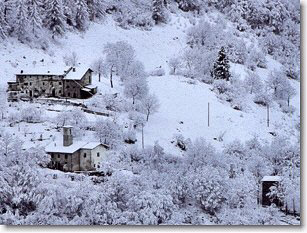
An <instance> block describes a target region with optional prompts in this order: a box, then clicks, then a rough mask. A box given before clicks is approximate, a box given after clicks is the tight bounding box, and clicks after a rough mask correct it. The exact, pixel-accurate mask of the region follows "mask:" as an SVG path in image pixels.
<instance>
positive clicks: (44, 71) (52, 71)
mask: <svg viewBox="0 0 307 233" xmlns="http://www.w3.org/2000/svg"><path fill="white" fill-rule="evenodd" d="M67 70H68V68H67V67H64V68H62V69H58V68H49V67H45V66H42V67H35V68H33V69H31V70H30V69H28V68H27V69H20V72H19V73H16V75H65V71H67ZM21 71H22V73H21Z"/></svg>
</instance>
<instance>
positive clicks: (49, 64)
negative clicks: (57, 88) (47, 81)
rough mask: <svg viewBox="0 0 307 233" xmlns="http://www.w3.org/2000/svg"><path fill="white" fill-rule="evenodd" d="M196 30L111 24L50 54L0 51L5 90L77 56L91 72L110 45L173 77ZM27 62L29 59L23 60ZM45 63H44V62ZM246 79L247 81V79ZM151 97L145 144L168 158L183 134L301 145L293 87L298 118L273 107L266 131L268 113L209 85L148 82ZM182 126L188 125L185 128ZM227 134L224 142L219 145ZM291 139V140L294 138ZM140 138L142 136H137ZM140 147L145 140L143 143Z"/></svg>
mask: <svg viewBox="0 0 307 233" xmlns="http://www.w3.org/2000/svg"><path fill="white" fill-rule="evenodd" d="M190 25H191V24H190V23H189V21H188V20H187V19H185V18H183V17H180V18H178V17H173V20H172V22H171V23H169V24H167V25H165V26H163V27H154V28H153V30H152V31H141V30H138V29H130V30H125V29H122V28H120V27H118V26H116V24H115V23H114V22H113V21H112V20H107V21H106V22H105V23H104V24H95V23H93V24H92V25H91V27H90V28H89V30H88V31H87V32H86V33H83V34H80V33H79V34H76V33H68V34H67V36H66V37H65V38H62V39H61V40H60V41H58V42H56V43H54V44H52V45H51V46H50V48H49V50H48V51H42V50H36V49H31V48H29V47H27V46H26V45H22V44H20V43H18V42H16V41H14V40H11V41H10V42H6V43H3V44H1V45H0V51H1V52H0V65H1V69H0V77H1V79H0V85H3V86H4V85H6V82H7V81H8V80H11V79H13V78H14V73H17V72H20V70H21V69H25V68H29V69H33V70H35V69H36V68H38V67H46V68H50V69H51V68H52V69H58V70H59V71H62V70H63V67H64V63H63V59H62V58H63V56H64V55H65V54H68V53H70V52H73V51H74V52H76V53H77V54H78V57H79V59H80V63H81V65H83V66H89V65H90V64H91V63H92V62H93V60H95V59H96V58H98V57H100V56H103V52H102V51H103V47H104V45H105V44H106V43H108V42H116V41H119V40H125V41H127V42H128V43H130V44H131V45H132V46H133V47H134V49H135V50H136V54H137V58H138V59H139V60H140V61H142V62H143V63H144V65H145V68H146V70H147V71H151V70H152V69H154V68H155V67H159V66H162V67H164V68H165V70H166V71H168V67H167V61H168V60H169V58H171V57H173V56H176V55H178V54H179V53H180V52H181V51H182V50H183V49H184V48H185V46H186V45H185V31H186V29H187V28H188V27H189V26H190ZM23 56H25V57H23ZM42 59H44V60H43V61H42ZM268 67H269V70H265V69H258V71H257V72H258V74H259V75H260V76H261V77H262V78H264V79H266V78H267V76H268V75H269V73H270V70H274V69H276V68H277V67H278V63H277V62H275V61H274V60H272V59H269V64H268ZM232 70H233V71H234V72H236V73H240V74H241V75H242V73H243V70H244V67H242V66H240V65H233V66H232ZM242 77H244V75H242ZM148 80H149V87H150V92H153V93H155V94H156V95H157V96H158V98H159V101H160V109H159V112H158V113H157V114H155V115H152V116H151V117H150V120H149V123H148V124H147V125H146V127H145V143H146V144H152V143H154V141H156V140H158V141H159V143H160V144H162V145H163V146H165V147H166V149H167V150H168V151H169V152H172V151H173V150H174V146H173V145H172V144H171V143H170V142H171V140H172V138H173V136H174V134H178V133H181V134H182V135H183V136H184V137H185V138H191V139H195V138H197V137H204V138H206V139H207V140H209V141H210V142H212V143H213V144H215V145H217V146H218V147H222V146H223V143H225V142H229V141H232V140H234V139H236V138H237V139H241V140H243V141H244V140H247V139H249V138H251V137H253V136H255V135H258V136H259V137H260V138H261V139H263V140H271V139H272V137H273V136H272V135H271V134H269V132H271V131H274V132H275V131H277V132H278V133H281V132H287V133H288V134H289V137H292V136H293V137H292V138H293V140H296V137H295V135H294V133H292V131H293V126H294V125H295V123H296V120H297V117H298V115H299V107H300V101H299V97H300V94H299V88H300V85H299V83H298V82H296V81H292V84H293V86H295V88H296V90H297V93H298V94H297V95H296V96H295V98H293V100H292V105H294V106H295V108H296V109H297V110H296V112H295V113H294V115H293V116H288V115H285V114H283V113H281V111H280V110H279V109H278V106H276V105H274V106H272V107H271V109H270V116H271V124H270V127H269V128H268V127H267V126H266V108H264V107H260V106H258V105H256V104H254V103H252V102H251V105H250V106H249V109H248V110H247V111H245V112H242V111H237V110H234V109H233V108H231V107H230V106H229V105H228V104H227V103H226V104H225V103H222V102H221V101H220V100H219V99H218V98H217V97H216V94H215V93H214V92H212V91H211V90H210V88H211V86H210V85H206V84H204V83H200V82H196V84H189V83H187V81H188V80H187V79H184V78H183V77H178V76H169V75H166V76H163V77H149V79H148ZM95 83H96V84H97V85H99V88H100V91H101V92H121V91H122V87H121V86H120V85H119V81H118V80H116V79H115V91H114V90H112V91H111V90H110V88H109V87H108V81H107V80H103V82H101V83H98V82H97V80H95ZM208 103H210V127H208V126H207V115H208V112H207V111H208V110H207V108H208ZM180 121H183V124H180ZM223 132H225V136H224V141H223V142H218V141H216V140H214V138H217V137H219V136H220V134H221V133H223ZM290 135H292V136H290ZM138 137H140V135H138ZM139 142H140V140H139Z"/></svg>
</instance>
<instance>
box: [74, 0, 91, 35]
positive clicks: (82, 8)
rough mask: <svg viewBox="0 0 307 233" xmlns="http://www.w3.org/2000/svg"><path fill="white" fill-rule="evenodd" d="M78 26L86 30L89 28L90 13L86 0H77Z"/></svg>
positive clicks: (76, 20) (79, 28)
mask: <svg viewBox="0 0 307 233" xmlns="http://www.w3.org/2000/svg"><path fill="white" fill-rule="evenodd" d="M76 6H77V7H76V19H75V22H76V28H77V29H78V30H80V31H85V30H86V29H87V28H88V23H89V14H88V8H87V5H86V3H85V0H76Z"/></svg>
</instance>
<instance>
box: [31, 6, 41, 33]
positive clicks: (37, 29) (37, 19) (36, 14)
mask: <svg viewBox="0 0 307 233" xmlns="http://www.w3.org/2000/svg"><path fill="white" fill-rule="evenodd" d="M28 6H29V28H30V33H31V34H32V35H33V36H34V37H36V38H38V37H39V36H40V33H41V29H42V18H41V14H40V11H39V8H40V6H41V2H40V1H39V0H29V3H28Z"/></svg>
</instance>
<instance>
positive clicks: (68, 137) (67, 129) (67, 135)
mask: <svg viewBox="0 0 307 233" xmlns="http://www.w3.org/2000/svg"><path fill="white" fill-rule="evenodd" d="M72 128H73V127H72V126H69V125H67V126H63V146H70V145H72V144H73V136H72Z"/></svg>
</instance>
